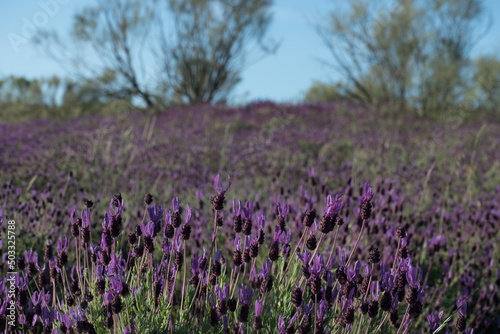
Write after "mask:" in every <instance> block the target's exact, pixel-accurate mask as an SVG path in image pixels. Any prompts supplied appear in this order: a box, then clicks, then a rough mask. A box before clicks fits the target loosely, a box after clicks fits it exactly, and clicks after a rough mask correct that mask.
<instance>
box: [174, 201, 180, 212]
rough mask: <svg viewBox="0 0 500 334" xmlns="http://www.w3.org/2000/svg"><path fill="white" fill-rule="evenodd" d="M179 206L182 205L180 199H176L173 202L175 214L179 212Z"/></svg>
mask: <svg viewBox="0 0 500 334" xmlns="http://www.w3.org/2000/svg"><path fill="white" fill-rule="evenodd" d="M179 204H180V201H179V197H174V199H173V200H172V208H173V210H174V212H178V211H179Z"/></svg>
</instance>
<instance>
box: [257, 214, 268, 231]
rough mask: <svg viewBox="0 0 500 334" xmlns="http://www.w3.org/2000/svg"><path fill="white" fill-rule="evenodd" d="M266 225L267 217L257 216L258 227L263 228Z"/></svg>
mask: <svg viewBox="0 0 500 334" xmlns="http://www.w3.org/2000/svg"><path fill="white" fill-rule="evenodd" d="M265 226H266V217H265V216H264V215H259V216H258V217H257V228H258V229H259V230H263V229H264V227H265Z"/></svg>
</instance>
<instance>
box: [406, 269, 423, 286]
mask: <svg viewBox="0 0 500 334" xmlns="http://www.w3.org/2000/svg"><path fill="white" fill-rule="evenodd" d="M417 271H418V276H417ZM422 276H423V273H422V269H421V268H420V267H416V268H415V267H414V266H412V265H411V264H410V266H409V269H408V272H407V273H406V279H407V280H408V284H409V285H410V287H412V288H418V287H419V286H420V280H421V279H422Z"/></svg>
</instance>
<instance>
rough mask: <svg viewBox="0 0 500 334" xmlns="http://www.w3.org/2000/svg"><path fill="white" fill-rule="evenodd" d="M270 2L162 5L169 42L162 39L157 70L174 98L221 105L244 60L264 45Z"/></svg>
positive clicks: (201, 0) (202, 0)
mask: <svg viewBox="0 0 500 334" xmlns="http://www.w3.org/2000/svg"><path fill="white" fill-rule="evenodd" d="M271 5H272V1H271V0H227V1H222V0H208V1H207V0H168V9H169V12H170V13H171V18H172V20H173V36H174V37H173V38H171V39H170V40H168V39H167V38H165V34H163V35H162V37H163V38H162V53H163V55H164V56H163V57H162V60H163V66H164V69H165V74H166V75H167V82H168V83H169V84H170V85H171V87H172V90H173V94H174V98H175V99H177V100H184V101H187V102H189V103H204V102H211V101H216V100H219V101H220V100H222V101H223V100H224V99H225V98H226V97H227V94H228V93H229V92H230V91H231V90H232V89H233V87H234V86H235V85H236V84H237V83H238V82H239V81H240V73H241V70H242V69H243V67H244V66H245V62H246V60H247V59H246V58H247V57H246V56H247V55H248V54H251V51H253V52H255V50H257V49H260V50H262V51H264V52H265V53H267V52H271V51H273V46H270V45H265V44H264V36H265V33H266V30H267V28H268V26H269V23H270V21H271V14H270V13H269V8H270V7H271Z"/></svg>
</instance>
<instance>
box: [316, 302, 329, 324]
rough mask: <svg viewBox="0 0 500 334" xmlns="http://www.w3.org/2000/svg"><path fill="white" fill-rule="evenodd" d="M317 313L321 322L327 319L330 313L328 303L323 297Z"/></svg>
mask: <svg viewBox="0 0 500 334" xmlns="http://www.w3.org/2000/svg"><path fill="white" fill-rule="evenodd" d="M316 315H317V316H318V320H319V321H321V322H323V321H325V319H326V316H327V315H328V303H327V302H326V301H325V300H324V299H322V300H321V302H320V303H319V307H318V309H317V311H316Z"/></svg>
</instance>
